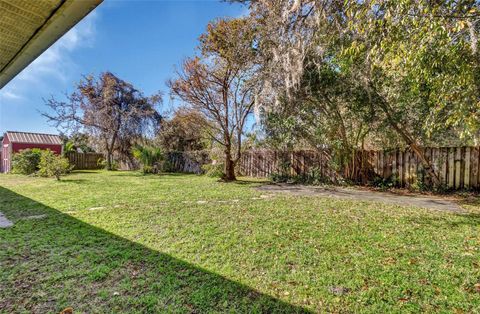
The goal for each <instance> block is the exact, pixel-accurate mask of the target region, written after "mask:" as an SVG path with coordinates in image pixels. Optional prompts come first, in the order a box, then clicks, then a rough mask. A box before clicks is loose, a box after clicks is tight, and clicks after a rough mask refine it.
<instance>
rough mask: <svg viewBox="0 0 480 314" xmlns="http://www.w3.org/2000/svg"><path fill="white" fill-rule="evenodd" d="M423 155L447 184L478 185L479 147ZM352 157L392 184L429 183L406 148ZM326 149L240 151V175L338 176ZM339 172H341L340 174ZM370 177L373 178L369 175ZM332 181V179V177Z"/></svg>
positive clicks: (437, 149) (433, 149) (359, 179)
mask: <svg viewBox="0 0 480 314" xmlns="http://www.w3.org/2000/svg"><path fill="white" fill-rule="evenodd" d="M423 150H424V153H425V157H426V158H427V159H428V160H429V161H430V162H431V163H432V166H433V169H434V170H435V173H436V174H437V176H438V177H439V179H440V181H441V183H442V184H444V185H445V186H446V187H448V188H455V189H461V188H472V189H480V150H479V147H426V148H423ZM356 156H357V158H353V160H355V161H356V163H357V165H350V166H351V167H350V168H352V166H353V167H357V168H358V167H362V169H368V171H369V172H370V177H371V174H373V176H374V177H377V178H380V179H388V180H391V181H392V182H393V183H394V184H395V185H397V186H402V187H409V186H411V185H412V184H415V183H423V184H427V185H428V184H430V182H431V179H430V178H429V177H428V176H427V175H426V172H425V171H424V169H423V166H422V164H421V162H420V160H419V158H418V157H417V156H416V154H415V153H414V152H413V151H411V150H409V149H406V150H400V149H397V150H390V151H357V152H356ZM334 168H335V166H334V165H333V162H332V161H331V157H330V154H329V152H328V151H309V150H299V151H292V152H279V151H271V150H254V151H247V152H245V153H244V154H243V156H242V158H241V160H240V165H239V169H240V172H241V173H242V174H243V175H246V176H252V177H268V176H270V175H271V174H273V173H286V174H289V175H309V174H310V173H311V172H312V171H313V170H314V171H315V172H316V173H317V174H319V175H320V176H322V177H325V178H329V179H332V180H333V179H334V178H336V177H338V173H340V174H341V173H342V171H335V170H334ZM355 173H356V174H355V176H356V177H354V178H351V179H353V180H354V181H357V182H362V181H363V182H364V178H362V177H360V176H361V175H362V174H364V173H365V172H358V171H357V172H355ZM340 176H341V175H340ZM370 179H373V178H370ZM334 181H335V180H334Z"/></svg>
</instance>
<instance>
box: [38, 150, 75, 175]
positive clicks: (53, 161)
mask: <svg viewBox="0 0 480 314" xmlns="http://www.w3.org/2000/svg"><path fill="white" fill-rule="evenodd" d="M38 168H39V169H38V174H39V175H40V176H42V177H55V178H56V179H57V180H60V176H64V175H66V174H67V173H68V172H69V171H70V170H71V166H70V163H69V162H68V159H67V158H64V157H62V156H58V155H55V154H54V153H53V152H52V151H50V150H44V151H42V154H41V156H40V163H39V164H38Z"/></svg>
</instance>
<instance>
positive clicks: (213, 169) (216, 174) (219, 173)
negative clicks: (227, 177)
mask: <svg viewBox="0 0 480 314" xmlns="http://www.w3.org/2000/svg"><path fill="white" fill-rule="evenodd" d="M224 168H225V165H224V164H223V163H220V162H218V163H216V164H206V165H203V166H202V170H203V171H204V172H205V175H207V176H208V177H212V178H223V176H224V172H223V171H224Z"/></svg>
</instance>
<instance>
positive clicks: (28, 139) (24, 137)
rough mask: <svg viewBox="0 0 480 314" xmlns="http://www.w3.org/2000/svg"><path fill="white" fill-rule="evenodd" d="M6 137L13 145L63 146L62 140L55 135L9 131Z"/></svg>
mask: <svg viewBox="0 0 480 314" xmlns="http://www.w3.org/2000/svg"><path fill="white" fill-rule="evenodd" d="M6 136H7V137H8V139H9V140H10V142H11V143H29V144H47V145H62V143H63V142H62V139H61V138H60V136H58V135H55V134H43V133H28V132H15V131H7V133H6Z"/></svg>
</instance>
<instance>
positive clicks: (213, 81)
mask: <svg viewBox="0 0 480 314" xmlns="http://www.w3.org/2000/svg"><path fill="white" fill-rule="evenodd" d="M253 42H254V29H253V27H252V24H251V23H250V21H249V20H247V19H231V20H225V19H220V20H217V21H215V22H213V23H210V24H209V25H208V27H207V32H206V33H205V34H203V35H202V36H201V37H200V47H199V48H200V50H201V52H202V55H201V57H195V58H190V59H187V60H185V61H184V62H183V64H182V67H181V69H180V70H179V71H177V78H176V79H175V80H172V81H170V82H169V86H170V88H171V92H172V94H173V95H174V96H177V97H179V98H180V99H181V100H183V101H184V102H185V103H186V104H187V105H188V106H190V107H191V108H192V109H194V110H196V111H198V112H200V113H202V114H203V115H204V117H205V118H206V119H207V121H208V122H209V125H210V126H211V128H210V130H211V133H210V136H211V137H212V139H213V140H214V141H216V142H218V143H219V144H220V145H221V146H223V148H224V153H225V173H224V175H225V177H224V179H225V180H227V181H231V180H235V179H236V178H235V165H236V164H237V162H238V161H239V160H240V157H241V151H242V150H241V148H242V136H243V132H244V129H245V124H246V122H247V117H248V116H249V115H250V113H252V110H253V106H254V97H253V94H254V93H253V88H254V87H253V86H254V84H252V73H253V71H254V68H255V62H254V61H255V51H254V49H253Z"/></svg>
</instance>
